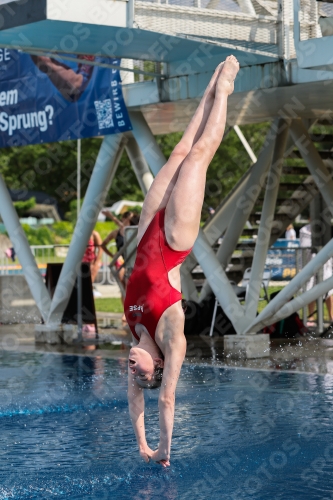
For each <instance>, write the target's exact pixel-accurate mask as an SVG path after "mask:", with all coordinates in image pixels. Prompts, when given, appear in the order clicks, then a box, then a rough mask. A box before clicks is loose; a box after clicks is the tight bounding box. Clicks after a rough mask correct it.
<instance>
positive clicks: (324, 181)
mask: <svg viewBox="0 0 333 500" xmlns="http://www.w3.org/2000/svg"><path fill="white" fill-rule="evenodd" d="M290 132H291V135H292V138H293V140H294V142H295V145H296V146H297V147H298V149H299V152H300V153H301V156H302V158H303V160H304V161H305V163H306V166H307V167H308V169H309V171H310V173H311V175H312V177H313V180H314V181H315V183H316V184H317V186H318V189H319V192H320V193H321V194H322V197H323V198H324V200H325V202H326V204H327V206H328V208H329V209H330V211H331V213H332V214H333V180H332V174H331V173H330V172H329V171H328V169H327V167H326V165H325V164H324V162H323V160H322V158H321V157H320V154H319V153H318V151H317V149H316V148H315V146H314V144H313V142H312V140H311V138H310V136H309V134H308V131H307V130H306V128H305V127H304V125H303V123H302V121H301V120H293V122H292V124H291V126H290Z"/></svg>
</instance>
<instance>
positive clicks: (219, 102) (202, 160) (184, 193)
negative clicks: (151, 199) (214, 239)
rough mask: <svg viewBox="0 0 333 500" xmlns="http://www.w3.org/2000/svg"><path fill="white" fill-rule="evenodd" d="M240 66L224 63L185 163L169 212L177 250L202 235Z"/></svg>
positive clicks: (167, 218)
mask: <svg viewBox="0 0 333 500" xmlns="http://www.w3.org/2000/svg"><path fill="white" fill-rule="evenodd" d="M238 70H239V63H238V61H237V59H236V58H235V57H234V56H229V57H227V59H226V60H225V62H224V65H223V67H222V69H221V72H220V74H219V76H218V79H217V80H216V85H215V99H214V102H213V106H212V108H211V111H210V114H209V116H208V119H207V121H206V124H205V127H204V129H203V131H202V133H201V136H200V137H199V139H198V140H197V141H196V142H195V143H194V144H193V146H192V148H191V150H190V152H189V153H188V155H187V156H186V158H185V159H184V161H183V162H182V165H181V168H180V170H179V174H178V177H177V182H176V184H175V186H174V188H173V190H172V193H171V195H170V198H169V201H168V203H167V206H166V212H165V234H166V237H167V240H168V243H169V244H170V245H171V247H172V248H174V249H175V250H187V249H189V248H191V247H192V246H193V244H194V242H195V239H196V237H197V235H198V230H199V226H200V218H201V210H202V204H203V199H204V193H205V183H206V172H207V168H208V166H209V164H210V162H211V160H212V158H213V156H214V154H215V152H216V150H217V148H218V147H219V145H220V143H221V141H222V138H223V134H224V129H225V124H226V117H227V101H228V96H229V95H230V94H231V93H232V92H233V89H234V83H233V82H234V80H235V78H236V75H237V73H238Z"/></svg>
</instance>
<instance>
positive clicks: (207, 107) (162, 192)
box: [138, 63, 224, 241]
mask: <svg viewBox="0 0 333 500" xmlns="http://www.w3.org/2000/svg"><path fill="white" fill-rule="evenodd" d="M223 64H224V63H221V64H219V66H218V67H217V68H216V70H215V72H214V75H213V76H212V78H211V81H210V83H209V85H208V87H207V89H206V91H205V93H204V95H203V97H202V99H201V101H200V104H199V106H198V108H197V110H196V112H195V114H194V116H193V118H192V119H191V121H190V123H189V125H188V126H187V128H186V130H185V132H184V134H183V137H182V138H181V140H180V142H179V143H178V144H177V146H176V147H175V149H174V150H173V152H172V153H171V155H170V158H169V160H168V161H167V163H166V164H165V165H164V166H163V168H162V169H161V170H160V172H159V173H158V175H157V176H156V177H155V179H154V182H153V184H152V185H151V188H150V189H149V191H148V193H147V196H146V198H145V201H144V204H143V207H142V213H141V217H140V224H139V231H138V241H140V239H141V237H142V235H143V233H144V232H145V230H146V229H147V226H148V225H149V223H150V221H151V220H152V218H153V217H154V215H155V214H156V212H157V211H158V210H161V209H162V208H164V207H166V205H167V203H168V200H169V198H170V195H171V193H172V190H173V188H174V186H175V184H176V181H177V178H178V174H179V169H180V167H181V165H182V162H183V161H184V159H185V158H186V156H187V155H188V153H189V152H190V151H191V148H192V147H193V145H194V144H195V143H196V142H197V141H198V139H199V138H200V136H201V134H202V132H203V131H204V129H205V126H206V123H207V120H208V117H209V115H210V113H211V110H212V107H213V104H214V96H215V85H216V80H217V78H218V76H219V74H220V72H221V68H222V67H223Z"/></svg>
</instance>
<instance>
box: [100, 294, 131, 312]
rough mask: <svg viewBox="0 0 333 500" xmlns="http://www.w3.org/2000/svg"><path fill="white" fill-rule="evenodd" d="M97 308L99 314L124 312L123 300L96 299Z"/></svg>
mask: <svg viewBox="0 0 333 500" xmlns="http://www.w3.org/2000/svg"><path fill="white" fill-rule="evenodd" d="M95 307H96V311H98V312H113V313H122V312H124V309H123V304H122V303H121V300H120V299H118V298H115V297H113V298H110V299H95Z"/></svg>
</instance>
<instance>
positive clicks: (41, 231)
mask: <svg viewBox="0 0 333 500" xmlns="http://www.w3.org/2000/svg"><path fill="white" fill-rule="evenodd" d="M22 227H23V230H24V232H25V234H26V236H27V239H28V242H29V245H53V243H54V235H53V233H52V231H51V229H50V228H49V227H47V226H41V227H39V228H37V229H34V228H32V227H30V226H29V225H28V224H22Z"/></svg>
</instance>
